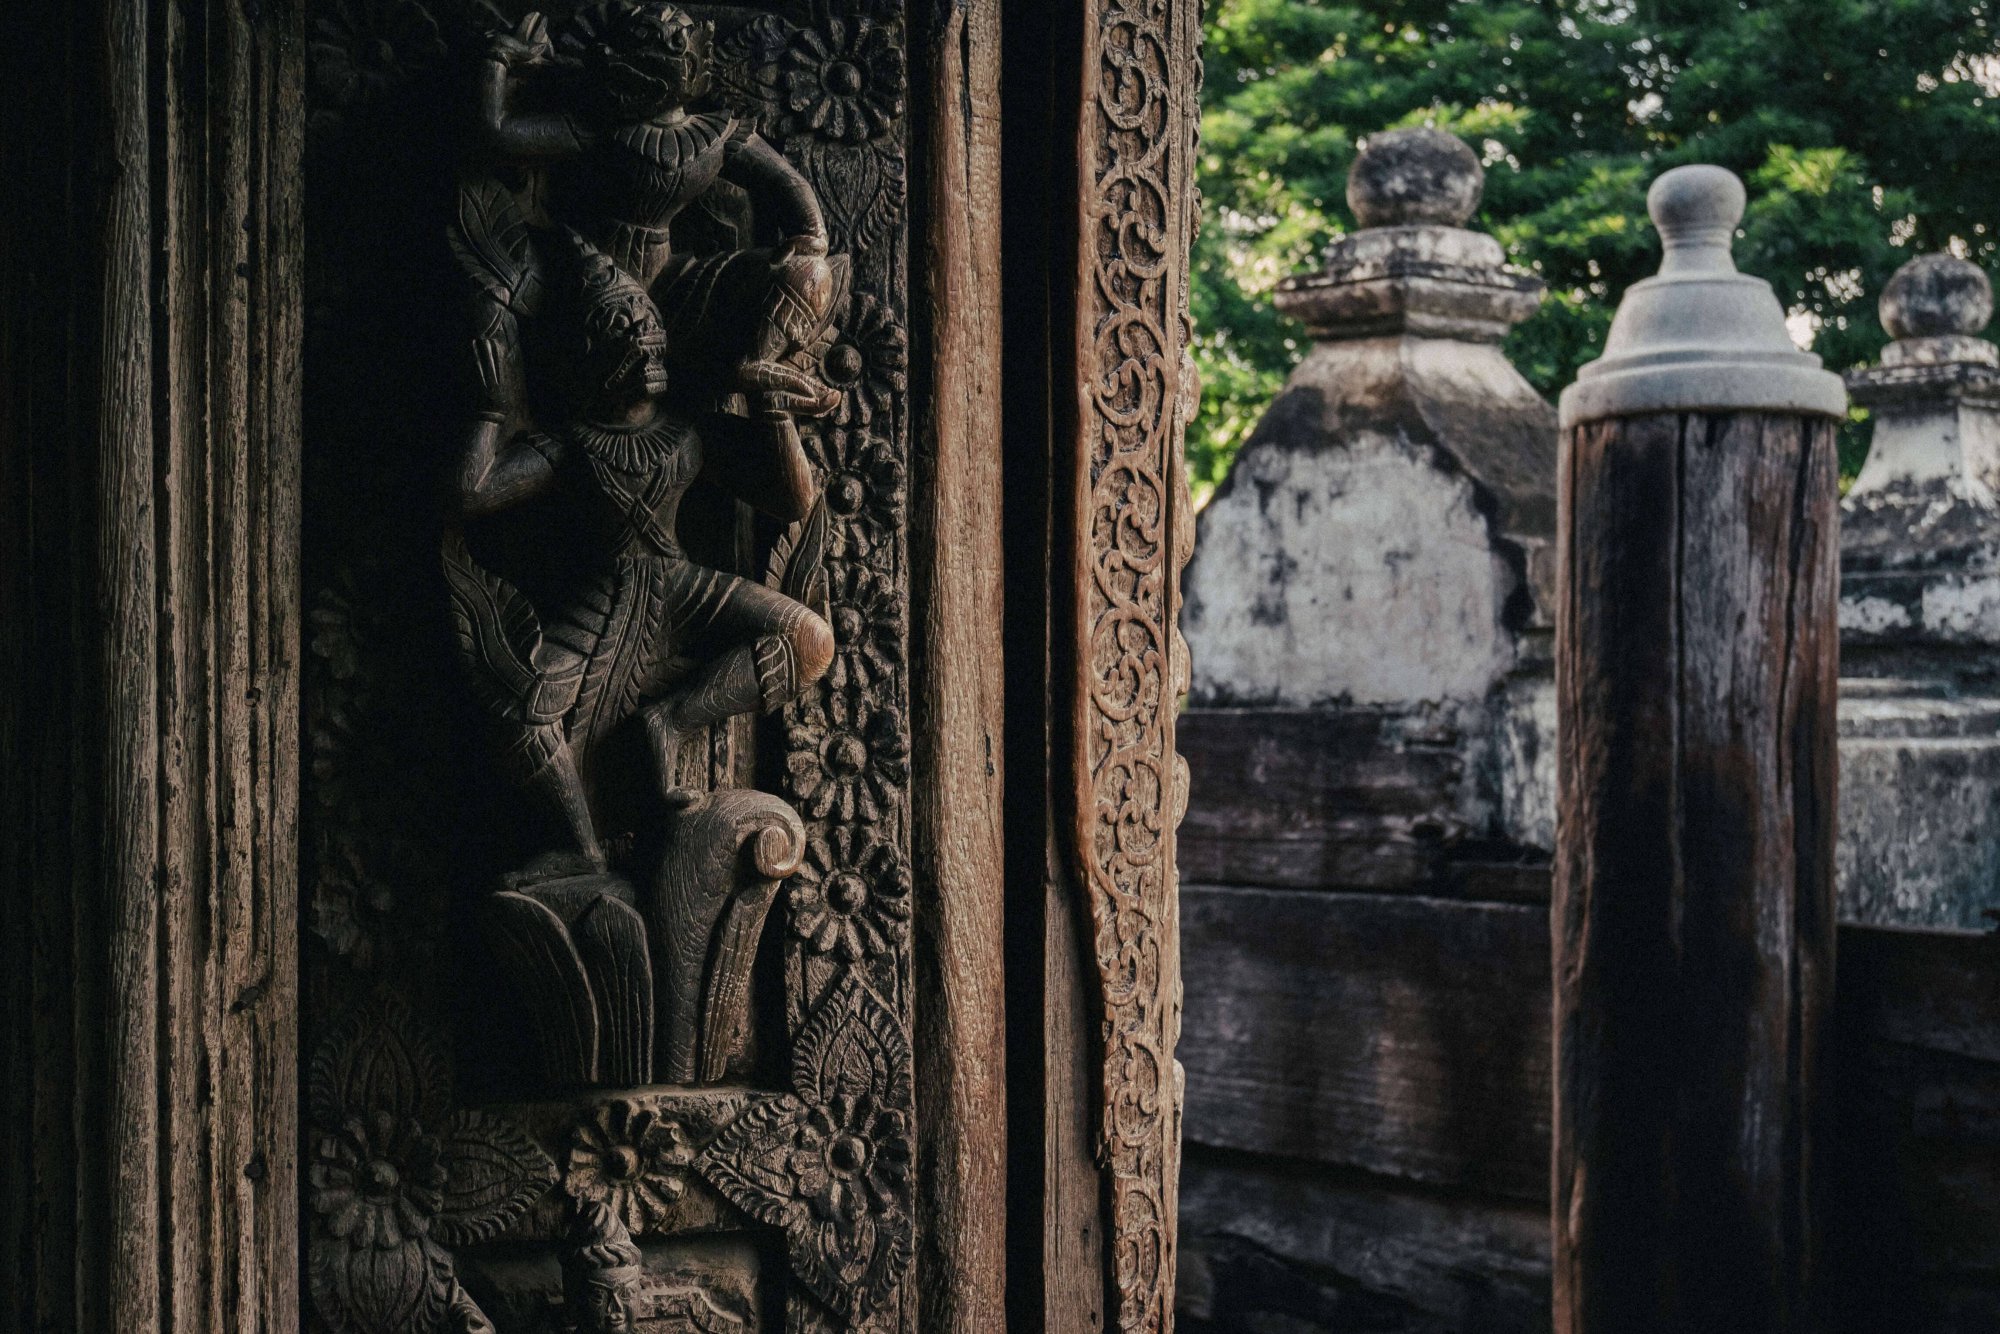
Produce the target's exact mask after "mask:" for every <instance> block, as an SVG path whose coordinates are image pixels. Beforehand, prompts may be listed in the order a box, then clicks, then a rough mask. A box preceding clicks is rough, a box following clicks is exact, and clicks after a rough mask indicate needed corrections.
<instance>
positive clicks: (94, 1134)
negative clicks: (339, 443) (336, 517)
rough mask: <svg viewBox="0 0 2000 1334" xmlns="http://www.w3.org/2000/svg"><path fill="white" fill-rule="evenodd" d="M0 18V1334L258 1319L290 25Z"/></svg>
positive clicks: (287, 1206)
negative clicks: (9, 186)
mask: <svg viewBox="0 0 2000 1334" xmlns="http://www.w3.org/2000/svg"><path fill="white" fill-rule="evenodd" d="M21 17H22V18H23V20H24V21H26V22H27V23H28V24H29V25H30V26H29V27H28V28H27V29H24V30H23V31H22V32H20V33H18V34H16V40H15V41H13V42H11V43H9V50H8V57H9V58H10V59H22V60H23V63H22V64H20V65H13V64H10V65H9V66H8V68H7V69H6V71H5V75H4V77H5V79H6V82H7V84H8V86H9V87H10V88H12V89H14V90H15V91H16V93H17V95H16V96H12V97H9V98H8V99H6V100H5V106H4V113H0V155H4V160H5V164H6V175H7V178H8V179H9V181H10V182H12V183H13V186H14V199H15V201H16V204H17V207H16V208H12V209H10V210H8V211H7V214H6V222H5V228H6V232H5V236H4V239H0V256H4V257H5V258H4V261H0V531H4V532H5V533H6V534H7V546H6V548H5V550H4V552H0V567H4V569H5V571H6V573H5V575H4V576H0V623H4V624H5V625H6V626H7V627H8V630H9V633H8V634H7V635H6V636H0V638H4V639H5V640H6V641H7V648H6V651H5V653H4V654H3V655H0V751H4V753H5V754H6V755H7V757H8V759H9V762H10V764H14V765H17V766H18V772H19V773H20V774H22V775H24V776H25V777H24V780H23V781H20V782H16V783H8V784H4V785H0V789H4V792H0V849H4V850H5V851H4V853H0V857H4V864H0V886H4V889H0V975H4V977H5V983H4V987H5V992H4V1002H5V1004H4V1019H5V1026H6V1029H7V1033H8V1041H7V1046H6V1051H5V1055H4V1057H3V1058H0V1068H4V1069H5V1071H6V1073H7V1078H6V1079H5V1080H4V1082H5V1083H6V1084H7V1085H8V1090H7V1094H6V1101H5V1107H4V1112H5V1115H4V1125H0V1136H4V1137H5V1140H6V1152H5V1155H4V1157H0V1200H5V1201H6V1205H5V1207H0V1257H4V1259H0V1325H4V1326H6V1327H8V1328H17V1327H18V1328H23V1329H26V1328H31V1327H32V1328H42V1329H66V1330H76V1331H79V1332H80V1334H97V1332H98V1331H104V1330H118V1331H124V1330H146V1329H154V1328H173V1329H190V1330H192V1329H201V1330H225V1329H229V1330H251V1329H276V1328H287V1327H292V1328H295V1327H296V1326H297V1324H298V1319H299V1315H298V1304H297V1291H298V1259H297V1238H298V1231H297V1217H298V1191H297V1185H298V1176H297V1151H296V1145H297V1141H298V1132H297V1097H298V1093H297V1079H298V1057H297V1042H296V1033H297V1010H296V968H297V954H296V945H297V923H298V911H297V892H296V891H297V885H296V876H297V845H296V832H295V830H296V816H297V806H296V789H297V760H298V729H297V716H298V708H299V697H298V687H297V666H298V639H299V605H298V521H299V480H298V459H299V442H298V387H299V386H298V344H299V340H300V337H301V333H302V330H301V323H300V299H299V292H298V276H299V257H300V249H301V244H302V237H301V234H300V216H299V197H298V164H299V159H300V134H301V130H302V124H303V114H304V113H303V105H302V95H301V94H302V83H303V77H302V70H301V65H300V58H301V54H302V47H303V41H302V36H301V30H302V19H301V15H300V12H299V9H298V6H297V5H296V4H293V3H272V4H266V5H263V6H261V7H260V6H247V7H246V6H238V5H226V4H220V3H216V4H210V3H203V2H199V0H197V2H195V3H171V4H169V3H150V2H149V3H134V4H101V3H100V4H78V5H59V6H44V7H38V8H34V9H31V10H24V11H22V13H21Z"/></svg>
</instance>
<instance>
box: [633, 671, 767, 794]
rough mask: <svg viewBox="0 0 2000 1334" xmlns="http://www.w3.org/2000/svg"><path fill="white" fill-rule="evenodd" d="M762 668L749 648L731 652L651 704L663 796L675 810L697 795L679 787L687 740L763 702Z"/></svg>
mask: <svg viewBox="0 0 2000 1334" xmlns="http://www.w3.org/2000/svg"><path fill="white" fill-rule="evenodd" d="M761 698H762V696H761V694H760V692H759V690H758V686H757V670H756V664H755V662H754V660H753V658H752V656H751V649H750V648H749V647H748V646H745V647H741V648H734V649H731V650H730V651H729V652H727V653H725V654H723V655H722V656H721V657H720V658H717V659H715V660H714V661H712V662H709V663H707V664H705V665H703V666H702V667H701V668H700V669H699V670H697V671H696V672H695V674H694V677H693V678H692V679H691V680H690V681H689V682H688V683H687V684H686V685H685V686H683V687H682V688H681V689H679V690H677V691H675V692H674V693H673V694H671V695H669V696H667V697H666V698H665V699H662V700H659V701H657V702H655V703H652V704H649V705H647V706H646V708H645V711H644V717H645V720H646V735H647V737H648V738H649V739H650V740H651V741H652V743H653V756H654V758H655V759H656V760H657V761H658V762H659V766H660V793H661V795H662V796H664V797H665V798H666V801H667V804H668V805H670V806H676V807H679V806H685V805H687V804H688V803H689V802H690V801H693V800H694V798H695V796H696V795H697V794H696V793H694V792H691V791H689V790H688V789H687V788H684V787H680V786H678V785H677V784H676V783H675V781H674V780H675V776H676V774H677V773H678V770H677V768H676V765H677V764H678V762H679V759H680V743H681V739H682V738H683V737H685V736H687V735H688V734H689V733H691V732H694V731H697V730H699V729H701V728H704V727H707V726H708V725H709V724H710V723H715V722H720V721H722V720H723V719H724V718H733V717H735V716H736V715H737V714H739V713H749V712H751V711H752V710H754V709H756V707H757V705H758V704H759V702H760V701H761Z"/></svg>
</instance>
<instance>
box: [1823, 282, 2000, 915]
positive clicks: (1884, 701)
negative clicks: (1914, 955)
mask: <svg viewBox="0 0 2000 1334" xmlns="http://www.w3.org/2000/svg"><path fill="white" fill-rule="evenodd" d="M1992 314H1993V295H1992V288H1991V285H1990V283H1989V282H1988V280H1987V278H1986V275H1985V274H1984V273H1983V272H1981V271H1980V269H1979V268H1978V267H1977V266H1976V265H1973V264H1971V263H1968V262H1966V261H1964V260H1960V259H1955V258H1953V257H1952V256H1950V255H1926V256H1923V257H1921V258H1919V259H1915V260H1912V261H1911V262H1910V263H1908V264H1906V265H1904V266H1903V267H1902V268H1901V269H1900V270H1898V271H1897V273H1896V276H1895V277H1894V278H1892V279H1891V280H1890V281H1889V284H1888V286H1887V287H1886V288H1885V289H1884V290H1883V293H1882V298H1881V316H1882V323H1883V327H1885V328H1886V329H1888V330H1889V331H1890V332H1891V333H1892V334H1895V335H1896V337H1897V341H1896V342H1894V343H1891V344H1890V345H1889V346H1888V347H1887V348H1885V349H1884V350H1883V353H1882V364H1881V365H1880V366H1879V367H1875V368H1871V369H1868V370H1863V371H1858V372H1855V373H1853V374H1851V375H1850V376H1849V377H1848V383H1849V386H1850V388H1851V390H1852V392H1853V395H1854V399H1855V401H1856V402H1857V403H1859V404H1862V405H1863V406H1865V407H1868V408H1870V409H1871V410H1872V415H1873V419H1874V437H1873V439H1872V440H1871V442H1870V446H1869V451H1868V458H1867V462H1866V463H1865V465H1864V466H1863V467H1862V470H1861V475H1860V477H1859V478H1857V479H1856V481H1855V484H1854V488H1853V490H1852V491H1850V492H1849V493H1848V496H1847V498H1846V499H1845V500H1844V501H1843V502H1842V507H1841V508H1842V515H1841V592H1840V632H1841V646H1842V651H1843V655H1844V665H1845V669H1846V670H1847V672H1848V673H1849V677H1848V679H1846V680H1844V681H1843V682H1842V684H1841V694H1842V698H1841V726H1840V732H1841V739H1840V762H1841V775H1840V848H1839V881H1840V906H1841V915H1842V916H1843V917H1844V918H1847V919H1850V920H1856V921H1865V922H1874V923H1882V924H1894V925H1900V926H1925V927H1958V928H1965V929H1973V930H1977V929H1981V928H1984V927H1988V926H1990V925H1991V921H1990V920H1989V918H1988V916H1987V914H1988V913H1989V911H1991V910H1993V909H1994V908H1996V907H2000V697H1996V695H1995V691H1996V685H1997V684H2000V494H1996V488H2000V349H1996V348H1995V346H1994V345H1993V344H1992V343H1989V342H1987V341H1985V340H1984V339H1982V338H1980V337H1978V336H1977V335H1978V334H1979V332H1980V331H1981V329H1983V328H1984V326H1985V324H1986V322H1987V321H1988V320H1989V319H1991V318H1992Z"/></svg>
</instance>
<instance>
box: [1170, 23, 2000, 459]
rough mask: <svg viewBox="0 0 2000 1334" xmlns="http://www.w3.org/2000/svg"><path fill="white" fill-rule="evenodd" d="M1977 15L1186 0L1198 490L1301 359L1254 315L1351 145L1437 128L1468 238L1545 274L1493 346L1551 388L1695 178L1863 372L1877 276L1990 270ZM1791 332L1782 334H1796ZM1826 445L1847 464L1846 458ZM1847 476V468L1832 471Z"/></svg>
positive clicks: (1310, 261) (1329, 213)
mask: <svg viewBox="0 0 2000 1334" xmlns="http://www.w3.org/2000/svg"><path fill="white" fill-rule="evenodd" d="M1995 8H1996V5H1995V3H1994V0H1762V2H1755V0H1623V2H1621V0H1351V2H1349V3H1340V2H1339V0H1210V14H1209V24H1208V48H1207V61H1208V81H1207V84H1206V87H1205V91H1204V101H1205V111H1204V115H1203V121H1202V124H1203V136H1204V137H1203V149H1202V154H1201V161H1200V164H1199V173H1200V182H1201V187H1202V190H1203V193H1204V195H1205V198H1206V221H1205V222H1204V225H1203V231H1202V235H1201V237H1200V239H1199V240H1198V242H1197V245H1196V254H1195V279H1196V280H1195V286H1194V302H1195V314H1196V319H1197V337H1198V340H1199V343H1198V347H1197V349H1196V352H1197V357H1198V359H1199V361H1200V364H1201V368H1202V376H1203V389H1204V393H1203V404H1202V410H1201V414H1200V416H1199V417H1198V418H1197V420H1196V422H1195V424H1194V428H1193V430H1192V431H1191V433H1190V436H1189V442H1188V459H1189V464H1190V469H1191V472H1192V474H1193V479H1194V481H1195V484H1196V486H1197V488H1205V487H1207V486H1209V485H1212V484H1213V483H1214V482H1215V481H1216V480H1218V479H1219V478H1220V476H1221V473H1222V471H1223V470H1224V469H1225V468H1226V467H1227V466H1228V461H1229V459H1230V457H1231V456H1232V455H1233V454H1234V452H1235V449H1236V446H1237V445H1238V444H1239V443H1240V442H1241V440H1242V439H1243V437H1244V436H1245V435H1247V434H1248V433H1249V430H1250V428H1251V427H1252V426H1254V425H1255V423H1256V420H1257V418H1258V416H1259V414H1260V413H1261V412H1262V411H1263V409H1264V407H1265V405H1266V404H1268V403H1269V402H1270V401H1271V398H1272V396H1273V395H1274V394H1275V393H1276V392H1277V390H1278V388H1279V386H1280V385H1282V384H1283V382H1284V377H1285V375H1286V374H1287V373H1288V372H1289V370H1290V368H1291V366H1292V365H1293V364H1294V363H1295V362H1296V361H1297V359H1298V357H1299V356H1300V354H1301V353H1302V352H1303V350H1304V348H1305V345H1306V339H1305V335H1304V332H1303V330H1302V329H1300V328H1299V327H1298V326H1297V325H1296V324H1293V323H1292V322H1290V321H1288V320H1285V319H1283V318H1281V317H1280V316H1279V315H1278V314H1277V312H1276V311H1275V310H1274V309H1273V308H1272V306H1271V302H1270V293H1271V290H1272V289H1273V288H1274V287H1275V286H1276V284H1277V282H1278V280H1279V279H1280V278H1283V277H1285V276H1286V275H1288V274H1291V273H1297V272H1302V271H1308V270H1310V269H1311V268H1312V267H1313V266H1314V263H1315V260H1316V256H1317V255H1318V254H1319V252H1320V251H1321V249H1322V248H1323V247H1324V246H1325V244H1326V243H1327V241H1329V240H1330V239H1331V238H1333V237H1334V236H1336V235H1338V234H1340V233H1341V232H1343V231H1345V230H1346V229H1348V228H1351V227H1352V226H1353V225H1354V220H1353V217H1352V215H1351V214H1350V213H1349V212H1348V210H1347V204H1346V199H1345V192H1346V181H1347V168H1348V164H1349V163H1350V162H1351V161H1352V159H1353V156H1354V153H1355V150H1356V146H1357V144H1358V142H1359V141H1361V140H1362V139H1363V138H1365V136H1367V135H1368V134H1370V133H1371V132H1373V131H1376V130H1381V129H1390V128H1396V127H1400V126H1405V125H1423V124H1430V125H1437V126H1439V127H1441V128H1444V129H1449V130H1452V131H1454V132H1455V133H1457V134H1459V135H1461V136H1462V137H1464V138H1465V139H1466V140H1467V141H1468V142H1470V143H1471V144H1472V145H1473V147H1474V149H1475V150H1476V151H1478V152H1479V153H1480V155H1481V157H1482V158H1483V159H1484V161H1485V163H1486V171H1487V177H1486V197H1485V201H1484V203H1483V205H1482V206H1481V209H1480V214H1479V217H1478V218H1477V219H1476V220H1475V222H1474V224H1473V225H1474V226H1476V227H1480V228H1482V229H1484V230H1486V231H1489V232H1491V233H1493V234H1494V235H1495V236H1497V237H1498V238H1499V239H1500V241H1501V242H1502V244H1504V245H1505V246H1506V247H1507V251H1508V254H1509V256H1510V258H1511V259H1512V260H1513V262H1515V263H1517V264H1522V265H1525V266H1527V267H1529V268H1531V269H1533V270H1534V271H1535V272H1536V273H1538V274H1540V275H1541V277H1542V278H1543V279H1545V280H1546V281H1547V283H1548V285H1549V295H1548V298H1547V299H1546V301H1545V302H1544V304H1543V307H1542V309H1541V312H1540V313H1539V314H1538V315H1536V316H1535V317H1534V318H1533V319H1531V320H1529V321H1528V322H1527V323H1526V324H1524V325H1522V326H1521V327H1520V328H1519V329H1517V330H1516V331H1515V332H1514V334H1513V336H1512V338H1511V340H1510V341H1509V343H1508V353H1509V355H1511V356H1512V357H1513V359H1514V362H1515V364H1516V365H1518V366H1519V367H1520V368H1521V370H1522V373H1523V374H1525V375H1526V376H1527V378H1528V379H1529V380H1530V381H1531V382H1532V383H1533V384H1534V385H1535V387H1536V388H1538V389H1540V390H1541V391H1542V392H1543V393H1544V394H1546V395H1549V396H1551V397H1553V396H1554V395H1555V394H1556V393H1557V392H1559V391H1560V390H1561V389H1562V387H1563V386H1565V385H1567V384H1568V383H1569V382H1570V381H1571V380H1572V379H1573V378H1574V377H1575V373H1576V368H1577V367H1578V366H1580V365H1581V364H1582V363H1584V362H1585V361H1588V360H1589V359H1590V358H1592V357H1594V356H1595V355H1596V354H1597V350H1598V348H1599V347H1600V346H1601V344H1602V342H1603V339H1604V333H1605V330H1606V329H1607V328H1608V327H1609V325H1610V322H1611V313H1612V309H1613V307H1614V306H1615V304H1616V302H1617V299H1618V297H1619V295H1620V294H1621V293H1622V292H1623V291H1624V290H1625V288H1626V287H1627V286H1629V285H1630V284H1631V283H1633V282H1634V281H1636V280H1638V279H1640V278H1642V277H1645V276H1646V275H1647V274H1649V273H1651V272H1653V270H1654V268H1655V266H1656V265H1657V263H1658V259H1659V247H1658V241H1657V238H1656V237H1655V236H1654V234H1653V231H1652V228H1651V226H1650V224H1648V222H1647V220H1646V211H1645V192H1646V186H1647V184H1648V183H1649V182H1650V181H1651V180H1652V179H1653V177H1655V176H1657V175H1658V174H1659V173H1660V172H1662V171H1664V170H1666V169H1667V168H1669V167H1673V166H1678V165H1680V164H1682V163H1685V162H1715V163H1720V164H1721V165H1723V166H1726V167H1729V168H1731V169H1733V170H1735V171H1736V172H1737V173H1738V174H1740V175H1741V176H1742V177H1743V178H1744V180H1745V181H1746V183H1747V184H1748V185H1749V188H1750V201H1751V202H1750V209H1749V213H1748V215H1747V217H1746V218H1745V220H1744V234H1743V236H1741V237H1740V238H1739V239H1738V241H1737V245H1736V255H1737V262H1738V264H1739V265H1740V267H1742V268H1743V269H1744V270H1745V271H1747V272H1750V273H1755V274H1757V275H1758V276H1759V277H1762V278H1765V279H1768V280H1769V281H1770V282H1771V283H1772V284H1773V285H1774V286H1775V287H1776V289H1777V291H1778V295H1779V298H1780V299H1781V300H1782V301H1784V302H1785V304H1786V307H1787V309H1788V310H1789V311H1790V312H1791V313H1792V316H1793V319H1792V323H1793V324H1794V325H1795V326H1796V328H1797V331H1798V333H1801V334H1802V333H1803V332H1804V331H1806V330H1810V332H1811V336H1812V340H1813V341H1812V347H1813V350H1814V351H1815V352H1817V353H1819V354H1820V355H1821V356H1822V357H1824V358H1825V359H1826V362H1827V364H1828V365H1829V366H1830V367H1832V368H1834V369H1836V370H1838V369H1845V368H1848V367H1852V366H1856V365H1860V364H1863V363H1866V362H1869V361H1871V360H1873V359H1874V357H1875V354H1876V353H1877V352H1878V351H1879V350H1880V348H1881V346H1882V344H1883V342H1884V341H1885V340H1886V337H1887V336H1886V335H1885V334H1884V333H1883V332H1882V330H1881V327H1880V325H1879V324H1878V322H1877V320H1876V317H1875V298H1876V296H1877V295H1878V294H1879V293H1880V292H1881V289H1882V284H1883V283H1884V282H1885V281H1886V280H1887V279H1888V277H1889V275H1890V274H1891V273H1893V272H1894V271H1895V269H1896V267H1897V266H1898V265H1900V264H1902V263H1903V262H1904V261H1905V260H1908V259H1910V258H1911V257H1913V256H1915V255H1918V254H1921V253H1924V252H1926V251H1930V250H1940V249H1947V248H1948V249H1951V250H1953V251H1955V252H1957V253H1958V254H1961V255H1964V256H1967V257H1970V258H1972V259H1975V260H1977V261H1978V262H1979V263H1980V264H1982V265H1984V266H1985V267H1986V268H1987V270H1988V272H1989V273H1993V272H1995V270H1996V269H2000V115H1996V110H2000V106H1996V98H2000V34H1996V15H1995V12H1994V11H1995ZM1795 336H1796V335H1795ZM1850 452H1851V451H1850ZM1848 463H1849V466H1850V468H1851V467H1852V466H1855V465H1856V464H1857V463H1858V460H1857V459H1854V458H1851V457H1850V458H1849V459H1848Z"/></svg>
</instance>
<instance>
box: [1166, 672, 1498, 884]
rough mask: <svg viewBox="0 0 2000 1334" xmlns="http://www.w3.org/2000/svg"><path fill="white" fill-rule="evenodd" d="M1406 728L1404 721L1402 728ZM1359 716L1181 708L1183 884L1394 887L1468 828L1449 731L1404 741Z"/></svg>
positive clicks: (1384, 725) (1437, 859) (1423, 878)
mask: <svg viewBox="0 0 2000 1334" xmlns="http://www.w3.org/2000/svg"><path fill="white" fill-rule="evenodd" d="M1405 726H1406V724H1405ZM1396 728H1397V724H1396V722H1395V721H1394V720H1391V719H1389V718H1388V717H1386V716H1385V715H1384V714H1382V713H1380V712H1378V711H1374V710H1368V709H1190V710H1188V711H1187V712H1186V713H1184V714H1182V715H1181V719H1180V732H1179V737H1180V745H1181V752H1182V754H1183V755H1185V756H1186V758H1187V762H1188V769H1189V775H1190V786H1189V799H1188V813H1187V819H1186V821H1185V822H1184V823H1183V824H1182V826H1181V840H1180V859H1181V873H1182V874H1183V875H1184V876H1186V877H1187V879H1188V880H1189V881H1190V882H1191V883H1203V884H1230V885H1272V886H1285V887H1295V888H1308V887H1319V888H1329V889H1400V888H1405V887H1411V886H1417V885H1428V884H1431V883H1432V882H1433V881H1435V880H1436V878H1437V877H1438V876H1439V874H1440V872H1441V868H1442V866H1443V864H1444V862H1445V859H1446V856H1447V850H1448V845H1449V844H1450V843H1452V842H1455V841H1457V840H1461V839H1463V838H1464V837H1465V836H1466V835H1467V833H1468V830H1467V829H1466V828H1465V825H1464V822H1463V821H1462V820H1461V819H1460V818H1459V816H1458V814H1457V811H1456V807H1457V804H1458V793H1459V789H1460V787H1461V785H1462V783H1463V782H1464V779H1465V772H1464V762H1463V759H1462V756H1461V753H1460V751H1459V749H1458V747H1457V745H1456V741H1457V738H1456V735H1455V734H1447V735H1443V736H1440V737H1437V738H1435V739H1426V738H1404V737H1402V736H1399V735H1397V734H1396Z"/></svg>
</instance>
